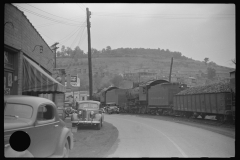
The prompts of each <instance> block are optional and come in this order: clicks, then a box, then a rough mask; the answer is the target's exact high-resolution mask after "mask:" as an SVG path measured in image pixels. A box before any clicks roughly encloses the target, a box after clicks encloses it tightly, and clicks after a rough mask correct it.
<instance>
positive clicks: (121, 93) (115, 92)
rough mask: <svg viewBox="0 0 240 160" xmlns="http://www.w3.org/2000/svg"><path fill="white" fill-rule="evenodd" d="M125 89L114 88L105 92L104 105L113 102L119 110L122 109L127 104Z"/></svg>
mask: <svg viewBox="0 0 240 160" xmlns="http://www.w3.org/2000/svg"><path fill="white" fill-rule="evenodd" d="M126 92H127V89H118V88H114V89H112V90H109V91H107V92H106V103H111V102H114V103H116V105H117V106H118V107H119V108H123V107H124V106H125V104H126V102H127V98H126Z"/></svg>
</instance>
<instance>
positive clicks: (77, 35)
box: [70, 28, 85, 48]
mask: <svg viewBox="0 0 240 160" xmlns="http://www.w3.org/2000/svg"><path fill="white" fill-rule="evenodd" d="M84 29H85V28H84ZM84 29H82V32H83V31H84ZM79 33H81V31H80V30H79V31H78V33H77V35H76V37H75V39H74V41H73V43H72V45H71V46H70V47H71V48H72V46H73V44H74V43H75V42H76V39H77V37H78V34H79ZM79 35H80V34H79Z"/></svg>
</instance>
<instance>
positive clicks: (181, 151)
mask: <svg viewBox="0 0 240 160" xmlns="http://www.w3.org/2000/svg"><path fill="white" fill-rule="evenodd" d="M114 118H116V117H114ZM117 119H120V118H117ZM121 120H125V121H130V122H134V123H139V124H142V125H144V126H146V127H149V128H152V129H154V130H155V131H157V132H159V133H161V134H162V135H163V136H165V137H166V138H167V139H168V140H169V141H170V142H172V144H173V145H174V146H175V147H176V148H177V149H178V151H179V152H180V153H181V154H182V156H183V157H188V156H187V154H186V153H185V152H184V151H183V150H182V149H181V148H180V147H179V146H178V145H177V144H176V143H175V142H174V141H173V140H172V139H171V138H169V137H168V136H167V135H165V134H164V133H162V132H161V131H159V130H158V129H156V128H153V127H151V126H148V125H146V124H143V123H140V122H137V121H131V120H126V119H121Z"/></svg>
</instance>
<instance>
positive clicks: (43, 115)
mask: <svg viewBox="0 0 240 160" xmlns="http://www.w3.org/2000/svg"><path fill="white" fill-rule="evenodd" d="M60 133H61V128H60V125H59V120H58V119H56V116H55V108H54V106H52V105H51V104H43V105H41V106H39V108H38V113H37V119H36V122H35V126H34V129H32V130H31V133H29V135H30V138H31V144H30V147H29V150H30V152H31V153H32V154H33V156H34V157H49V156H51V155H52V154H53V153H54V151H55V149H56V146H57V144H58V139H59V135H60Z"/></svg>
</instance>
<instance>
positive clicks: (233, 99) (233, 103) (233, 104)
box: [230, 71, 236, 121]
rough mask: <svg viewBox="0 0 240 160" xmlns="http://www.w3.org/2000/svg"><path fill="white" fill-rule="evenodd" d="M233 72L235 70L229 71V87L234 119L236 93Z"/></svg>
mask: <svg viewBox="0 0 240 160" xmlns="http://www.w3.org/2000/svg"><path fill="white" fill-rule="evenodd" d="M235 73H236V71H232V72H230V87H231V92H232V112H233V120H234V121H235V93H236V85H235V84H236V83H235Z"/></svg>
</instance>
